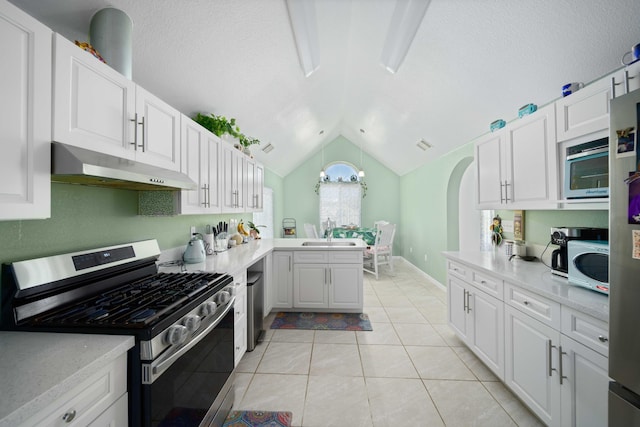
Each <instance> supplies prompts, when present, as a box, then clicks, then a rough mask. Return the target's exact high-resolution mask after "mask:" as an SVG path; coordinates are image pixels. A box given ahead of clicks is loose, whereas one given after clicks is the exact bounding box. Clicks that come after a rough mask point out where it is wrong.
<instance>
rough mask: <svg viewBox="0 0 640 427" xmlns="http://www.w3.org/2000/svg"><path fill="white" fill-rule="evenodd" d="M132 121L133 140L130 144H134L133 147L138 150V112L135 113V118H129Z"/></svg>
mask: <svg viewBox="0 0 640 427" xmlns="http://www.w3.org/2000/svg"><path fill="white" fill-rule="evenodd" d="M129 121H130V122H133V142H130V143H129V145H133V149H134V150H136V151H138V113H135V114H134V115H133V119H129Z"/></svg>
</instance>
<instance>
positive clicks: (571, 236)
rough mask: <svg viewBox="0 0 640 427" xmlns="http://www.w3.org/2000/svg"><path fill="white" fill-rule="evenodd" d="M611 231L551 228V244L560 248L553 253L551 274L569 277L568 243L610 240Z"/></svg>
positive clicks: (586, 228)
mask: <svg viewBox="0 0 640 427" xmlns="http://www.w3.org/2000/svg"><path fill="white" fill-rule="evenodd" d="M608 239H609V230H607V229H606V228H588V227H551V243H553V244H554V245H558V246H559V248H558V249H555V250H554V251H553V252H552V253H551V272H552V273H553V274H556V275H558V276H562V277H568V275H569V256H568V253H567V243H568V242H569V241H570V240H608Z"/></svg>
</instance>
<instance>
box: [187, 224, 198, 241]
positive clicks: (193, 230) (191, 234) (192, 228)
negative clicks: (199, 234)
mask: <svg viewBox="0 0 640 427" xmlns="http://www.w3.org/2000/svg"><path fill="white" fill-rule="evenodd" d="M195 232H196V226H195V225H192V226H191V232H190V233H189V240H191V236H193V234H194V233H195Z"/></svg>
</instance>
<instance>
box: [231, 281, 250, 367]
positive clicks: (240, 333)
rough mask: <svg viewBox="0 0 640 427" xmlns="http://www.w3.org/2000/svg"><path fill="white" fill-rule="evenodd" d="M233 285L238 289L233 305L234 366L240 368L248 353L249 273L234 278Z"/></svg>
mask: <svg viewBox="0 0 640 427" xmlns="http://www.w3.org/2000/svg"><path fill="white" fill-rule="evenodd" d="M233 283H234V285H235V287H236V301H235V303H234V305H233V309H234V314H233V331H234V338H233V345H234V355H233V360H234V366H238V363H240V360H241V359H242V356H244V353H245V352H246V351H247V272H246V270H245V271H243V272H242V273H239V274H236V275H234V276H233Z"/></svg>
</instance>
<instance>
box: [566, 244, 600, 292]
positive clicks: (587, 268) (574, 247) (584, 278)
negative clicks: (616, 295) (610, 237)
mask: <svg viewBox="0 0 640 427" xmlns="http://www.w3.org/2000/svg"><path fill="white" fill-rule="evenodd" d="M567 253H568V256H569V283H571V284H574V285H578V286H583V287H585V288H588V289H591V290H594V291H597V292H601V293H603V294H607V295H609V242H606V241H593V240H571V241H569V242H568V244H567Z"/></svg>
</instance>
